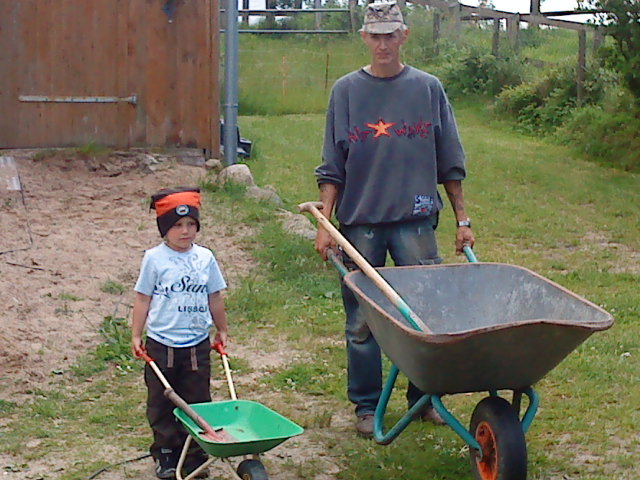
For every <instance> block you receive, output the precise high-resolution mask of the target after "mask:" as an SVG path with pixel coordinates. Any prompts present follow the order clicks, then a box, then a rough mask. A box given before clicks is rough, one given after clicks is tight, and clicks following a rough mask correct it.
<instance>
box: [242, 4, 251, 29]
mask: <svg viewBox="0 0 640 480" xmlns="http://www.w3.org/2000/svg"><path fill="white" fill-rule="evenodd" d="M242 9H243V10H249V0H242ZM242 21H243V22H244V23H246V24H247V25H249V14H248V13H243V14H242Z"/></svg>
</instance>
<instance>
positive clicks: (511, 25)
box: [507, 13, 520, 52]
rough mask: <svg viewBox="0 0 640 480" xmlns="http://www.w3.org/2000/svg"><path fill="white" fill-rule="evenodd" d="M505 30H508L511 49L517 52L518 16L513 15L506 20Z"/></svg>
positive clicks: (518, 45)
mask: <svg viewBox="0 0 640 480" xmlns="http://www.w3.org/2000/svg"><path fill="white" fill-rule="evenodd" d="M507 29H508V30H509V40H510V41H511V45H513V49H514V50H515V51H516V52H517V51H518V49H519V48H520V15H519V14H517V13H516V14H515V15H513V16H511V17H509V18H508V19H507Z"/></svg>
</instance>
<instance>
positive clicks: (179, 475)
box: [176, 436, 216, 480]
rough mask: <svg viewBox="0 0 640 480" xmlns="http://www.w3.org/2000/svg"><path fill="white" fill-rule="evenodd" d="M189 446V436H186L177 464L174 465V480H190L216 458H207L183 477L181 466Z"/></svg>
mask: <svg viewBox="0 0 640 480" xmlns="http://www.w3.org/2000/svg"><path fill="white" fill-rule="evenodd" d="M190 446H191V437H190V436H188V437H187V438H186V440H185V441H184V446H183V447H182V452H181V453H180V459H179V460H178V465H177V466H176V480H191V479H192V478H195V477H196V475H198V474H199V473H200V472H201V471H202V470H204V469H205V468H207V467H208V466H209V465H211V464H212V463H213V462H214V461H215V460H216V458H215V457H211V458H209V459H208V460H207V461H206V462H204V463H202V464H201V465H200V466H199V467H198V468H196V469H195V470H194V471H193V472H191V473H190V474H189V475H187V476H186V477H183V476H182V467H183V466H184V461H185V459H186V458H187V453H188V452H189V447H190Z"/></svg>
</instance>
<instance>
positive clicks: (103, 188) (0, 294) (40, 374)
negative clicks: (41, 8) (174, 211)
mask: <svg viewBox="0 0 640 480" xmlns="http://www.w3.org/2000/svg"><path fill="white" fill-rule="evenodd" d="M4 156H5V158H6V157H7V156H11V157H12V158H13V159H14V161H15V165H16V170H17V173H18V176H19V182H20V185H21V187H22V189H21V190H13V189H12V190H10V189H7V188H2V187H1V186H0V213H1V215H0V252H2V254H0V304H1V305H3V309H4V313H3V327H4V328H3V329H2V332H0V365H2V371H1V372H2V373H1V374H0V377H1V379H2V387H1V391H0V398H8V396H12V397H13V399H14V400H15V397H16V395H17V396H19V395H21V394H28V393H29V392H30V391H32V390H33V389H34V388H37V386H38V384H39V383H41V382H47V381H48V380H49V379H50V378H51V376H52V375H55V374H56V373H59V372H62V371H64V370H66V369H67V368H68V367H69V366H70V365H71V364H73V363H74V361H75V360H76V359H77V357H78V355H80V354H81V353H83V352H85V351H87V350H88V349H90V348H92V346H93V345H95V343H96V342H97V341H98V340H99V339H98V337H97V326H98V325H100V323H101V321H102V320H103V318H104V317H105V316H108V315H116V316H127V315H128V308H130V305H131V302H132V298H133V297H132V294H131V287H132V286H133V283H134V282H135V278H136V276H137V273H138V268H139V266H140V261H141V259H142V254H143V252H144V250H145V248H149V247H151V246H153V245H155V244H156V243H158V242H159V240H160V239H159V236H158V231H157V229H156V227H155V221H154V215H153V213H150V211H149V204H148V198H149V195H150V194H151V193H153V192H154V191H155V190H157V189H159V188H162V187H165V186H173V185H182V184H195V183H197V182H198V180H199V179H200V178H201V177H202V176H203V175H204V174H205V170H204V169H202V168H198V167H192V166H185V165H181V164H178V163H177V162H176V161H175V160H172V159H171V157H166V156H164V157H163V156H152V155H150V154H148V153H145V152H140V153H138V154H117V153H115V154H111V155H104V156H102V157H93V156H86V157H84V158H83V157H81V156H77V155H76V156H72V155H70V154H68V153H65V152H64V151H61V152H58V153H55V154H54V155H53V156H47V157H45V158H41V157H40V156H39V155H38V154H37V153H34V152H24V151H21V152H7V153H5V154H4ZM204 217H205V218H204V219H203V228H202V235H200V237H199V239H198V241H199V242H200V243H201V244H203V245H209V246H211V247H214V248H215V251H216V255H217V257H218V259H219V261H220V263H221V264H222V265H223V266H224V273H225V275H226V277H227V278H228V281H229V284H230V286H231V287H232V286H233V285H234V283H235V282H236V279H237V278H238V276H239V275H242V274H244V273H246V272H247V271H248V270H249V269H250V268H251V259H250V256H249V255H248V254H247V253H246V252H243V251H242V250H241V249H240V248H238V247H236V245H237V244H238V243H239V242H237V241H233V240H234V239H233V238H231V239H229V238H228V237H229V229H227V228H224V226H222V225H220V224H218V223H216V222H215V219H213V218H211V217H210V216H209V215H204ZM243 233H245V232H237V234H243ZM221 237H225V238H221ZM109 282H113V283H117V284H119V285H123V286H125V287H126V289H127V290H126V293H125V294H124V295H123V296H122V297H118V296H117V295H116V296H114V295H110V294H107V293H105V292H104V291H103V290H104V288H105V286H107V285H108V284H109Z"/></svg>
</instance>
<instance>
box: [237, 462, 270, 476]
mask: <svg viewBox="0 0 640 480" xmlns="http://www.w3.org/2000/svg"><path fill="white" fill-rule="evenodd" d="M236 473H237V474H238V476H239V477H240V478H241V479H242V480H269V476H268V475H267V471H266V470H265V468H264V465H263V464H262V462H260V460H243V461H242V462H240V465H238V470H236Z"/></svg>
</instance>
